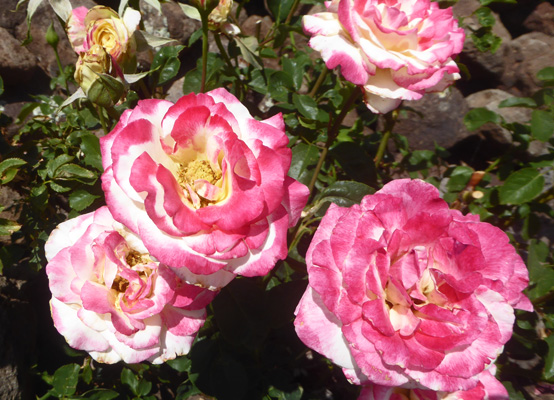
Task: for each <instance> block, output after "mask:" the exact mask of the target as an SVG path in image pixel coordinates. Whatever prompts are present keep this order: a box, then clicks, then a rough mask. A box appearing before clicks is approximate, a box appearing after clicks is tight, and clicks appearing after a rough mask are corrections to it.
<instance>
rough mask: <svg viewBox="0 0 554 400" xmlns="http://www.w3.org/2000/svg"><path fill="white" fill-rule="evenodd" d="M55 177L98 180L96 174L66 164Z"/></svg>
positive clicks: (58, 170) (74, 165) (75, 165)
mask: <svg viewBox="0 0 554 400" xmlns="http://www.w3.org/2000/svg"><path fill="white" fill-rule="evenodd" d="M54 177H55V178H56V179H76V180H78V179H77V178H82V179H94V178H96V174H95V173H94V172H91V171H89V170H88V169H85V168H83V167H80V166H78V165H77V164H64V165H62V166H61V167H60V168H58V169H57V170H56V174H55V176H54Z"/></svg>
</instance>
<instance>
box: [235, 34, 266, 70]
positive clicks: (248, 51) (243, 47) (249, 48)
mask: <svg viewBox="0 0 554 400" xmlns="http://www.w3.org/2000/svg"><path fill="white" fill-rule="evenodd" d="M235 42H236V43H237V45H238V46H239V49H240V53H241V54H242V57H243V58H244V61H246V62H247V63H249V64H252V65H253V66H254V67H256V68H258V69H262V68H263V67H262V64H263V63H262V60H261V58H260V56H259V55H258V39H256V38H255V37H254V36H247V37H244V38H239V37H238V36H235Z"/></svg>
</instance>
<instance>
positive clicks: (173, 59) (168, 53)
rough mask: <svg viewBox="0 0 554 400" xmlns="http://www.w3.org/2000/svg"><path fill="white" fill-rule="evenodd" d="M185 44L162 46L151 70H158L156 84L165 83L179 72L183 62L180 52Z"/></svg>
mask: <svg viewBox="0 0 554 400" xmlns="http://www.w3.org/2000/svg"><path fill="white" fill-rule="evenodd" d="M184 48H185V46H167V47H162V48H161V49H160V50H158V52H157V53H156V55H155V56H154V60H153V61H152V66H151V67H150V69H151V70H155V71H156V72H155V73H154V74H153V75H155V76H156V78H157V81H156V86H161V85H165V84H166V83H168V82H169V81H170V80H171V79H173V78H174V77H175V76H177V74H178V73H179V69H180V68H181V62H180V61H179V58H178V57H179V53H180V52H181V51H182V50H183V49H184Z"/></svg>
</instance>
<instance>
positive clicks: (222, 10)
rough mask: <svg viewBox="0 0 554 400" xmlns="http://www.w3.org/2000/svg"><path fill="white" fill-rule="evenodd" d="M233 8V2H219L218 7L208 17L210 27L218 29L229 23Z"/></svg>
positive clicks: (228, 0)
mask: <svg viewBox="0 0 554 400" xmlns="http://www.w3.org/2000/svg"><path fill="white" fill-rule="evenodd" d="M232 7H233V0H219V3H218V5H217V6H216V7H215V8H214V9H213V10H212V12H210V14H209V15H208V27H209V28H210V29H218V28H219V27H220V26H221V24H223V23H225V22H226V21H227V17H228V16H229V13H230V12H231V8H232Z"/></svg>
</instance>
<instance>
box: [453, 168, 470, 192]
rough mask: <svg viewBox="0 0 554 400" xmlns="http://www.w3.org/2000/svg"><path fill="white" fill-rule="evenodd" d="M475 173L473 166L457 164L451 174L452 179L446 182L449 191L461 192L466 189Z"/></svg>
mask: <svg viewBox="0 0 554 400" xmlns="http://www.w3.org/2000/svg"><path fill="white" fill-rule="evenodd" d="M471 175H473V168H470V167H466V166H464V165H460V166H457V167H456V168H454V170H453V171H452V173H451V174H450V179H448V182H447V183H446V187H447V189H448V191H449V192H459V191H461V190H464V188H465V187H466V186H467V184H468V182H469V180H470V179H471Z"/></svg>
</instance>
